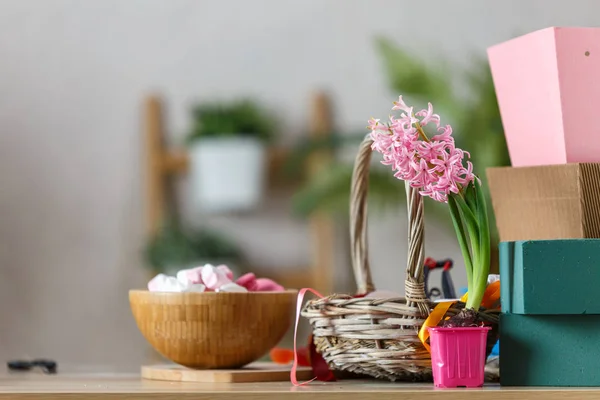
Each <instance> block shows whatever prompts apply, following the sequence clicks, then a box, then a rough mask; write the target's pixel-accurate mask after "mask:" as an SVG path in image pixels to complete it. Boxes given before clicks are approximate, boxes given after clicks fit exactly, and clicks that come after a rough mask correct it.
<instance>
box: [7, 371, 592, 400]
mask: <svg viewBox="0 0 600 400" xmlns="http://www.w3.org/2000/svg"><path fill="white" fill-rule="evenodd" d="M465 391H468V392H469V393H468V395H467V394H466V393H465ZM466 395H467V396H468V399H469V400H479V399H481V400H483V399H485V400H493V399H515V400H516V399H544V400H553V399H561V400H571V399H573V400H574V399H583V400H585V399H598V398H600V388H573V389H567V388H556V389H555V388H525V389H521V388H500V387H499V386H486V387H484V388H482V389H454V390H447V389H446V390H439V389H438V390H435V389H434V388H433V385H431V384H425V385H424V384H401V383H389V382H379V381H341V382H330V383H321V382H316V383H315V382H313V383H311V384H309V385H307V386H304V387H293V386H292V385H291V384H289V383H287V382H278V383H234V384H199V383H175V382H164V381H150V380H142V379H141V378H140V377H139V375H114V374H112V375H108V374H106V375H100V374H95V375H61V374H58V375H54V376H45V375H40V374H36V373H21V374H10V375H0V400H4V399H50V400H56V399H74V398H84V399H124V400H133V399H167V400H170V399H199V400H208V399H210V400H258V399H265V400H285V399H307V400H308V399H310V400H321V399H322V400H398V399H402V400H418V399H424V400H427V399H447V400H448V399H453V400H454V399H456V400H459V399H460V400H464V398H465V396H466Z"/></svg>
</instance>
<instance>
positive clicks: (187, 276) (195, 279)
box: [177, 267, 204, 285]
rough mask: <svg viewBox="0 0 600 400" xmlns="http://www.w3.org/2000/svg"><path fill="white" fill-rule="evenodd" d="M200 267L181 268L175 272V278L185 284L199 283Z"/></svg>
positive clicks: (200, 278) (200, 282)
mask: <svg viewBox="0 0 600 400" xmlns="http://www.w3.org/2000/svg"><path fill="white" fill-rule="evenodd" d="M202 268H203V267H196V268H191V269H183V270H181V271H179V272H177V280H178V281H179V282H181V283H183V284H185V285H199V284H203V283H204V282H202Z"/></svg>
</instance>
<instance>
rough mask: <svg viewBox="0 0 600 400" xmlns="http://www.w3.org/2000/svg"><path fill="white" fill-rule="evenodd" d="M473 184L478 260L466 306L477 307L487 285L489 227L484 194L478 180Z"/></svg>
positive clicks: (488, 271)
mask: <svg viewBox="0 0 600 400" xmlns="http://www.w3.org/2000/svg"><path fill="white" fill-rule="evenodd" d="M473 185H474V186H475V191H476V192H475V195H476V196H475V198H476V201H475V203H476V205H477V207H476V211H475V212H476V217H477V222H478V225H479V232H478V233H479V235H478V237H477V239H478V248H479V249H478V252H479V254H478V260H477V261H476V262H477V266H476V267H475V271H474V272H476V273H475V274H474V275H475V280H474V284H473V292H472V293H469V299H468V300H467V304H466V308H475V309H479V306H480V305H481V301H482V300H483V295H484V293H485V289H486V287H487V277H488V274H489V273H490V255H491V252H490V228H489V221H488V215H487V205H486V202H485V196H484V194H483V190H482V189H481V184H480V183H479V181H477V180H476V181H475V182H474V183H473Z"/></svg>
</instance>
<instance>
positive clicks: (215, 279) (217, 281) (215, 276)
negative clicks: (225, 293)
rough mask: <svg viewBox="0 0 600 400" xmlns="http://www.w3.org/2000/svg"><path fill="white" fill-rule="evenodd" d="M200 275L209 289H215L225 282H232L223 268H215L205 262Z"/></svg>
mask: <svg viewBox="0 0 600 400" xmlns="http://www.w3.org/2000/svg"><path fill="white" fill-rule="evenodd" d="M201 275H202V282H203V283H204V285H205V286H206V288H207V289H210V290H216V289H218V288H220V287H221V286H223V285H225V284H228V283H232V282H231V279H229V278H228V277H227V274H226V272H225V271H223V269H218V268H215V267H213V266H212V265H210V264H206V265H205V266H204V268H202V273H201Z"/></svg>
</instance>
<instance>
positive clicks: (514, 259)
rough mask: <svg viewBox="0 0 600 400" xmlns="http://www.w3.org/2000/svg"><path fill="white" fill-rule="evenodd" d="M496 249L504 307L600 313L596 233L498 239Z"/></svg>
mask: <svg viewBox="0 0 600 400" xmlns="http://www.w3.org/2000/svg"><path fill="white" fill-rule="evenodd" d="M499 251H500V281H501V282H502V284H501V285H500V295H501V302H502V312H504V313H509V314H528V315H558V314H561V315H564V314H570V315H573V314H600V239H559V240H525V241H515V242H502V243H500V248H499ZM599 338H600V336H599Z"/></svg>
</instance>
